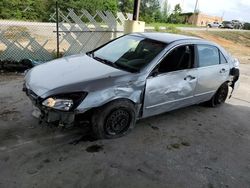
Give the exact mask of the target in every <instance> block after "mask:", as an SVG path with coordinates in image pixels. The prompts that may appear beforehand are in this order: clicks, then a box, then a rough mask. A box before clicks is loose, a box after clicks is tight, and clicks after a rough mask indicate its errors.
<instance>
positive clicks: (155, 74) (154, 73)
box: [150, 68, 159, 77]
mask: <svg viewBox="0 0 250 188" xmlns="http://www.w3.org/2000/svg"><path fill="white" fill-rule="evenodd" d="M158 74H159V71H158V68H156V69H154V70H153V71H152V72H151V74H150V76H152V77H156V76H157V75H158Z"/></svg>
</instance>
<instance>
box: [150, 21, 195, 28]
mask: <svg viewBox="0 0 250 188" xmlns="http://www.w3.org/2000/svg"><path fill="white" fill-rule="evenodd" d="M146 26H151V27H197V26H195V25H191V24H172V23H159V22H154V23H149V24H146Z"/></svg>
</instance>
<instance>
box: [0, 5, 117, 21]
mask: <svg viewBox="0 0 250 188" xmlns="http://www.w3.org/2000/svg"><path fill="white" fill-rule="evenodd" d="M58 5H59V8H60V10H62V11H63V12H65V13H66V12H68V9H69V8H73V9H74V10H75V11H76V12H77V11H79V12H80V10H81V9H86V10H88V11H90V13H95V11H96V10H109V11H112V12H113V13H116V12H117V11H118V0H108V1H107V0H67V1H65V0H58ZM55 7H56V0H25V1H23V0H1V1H0V19H17V20H34V21H49V18H50V14H52V13H54V11H55Z"/></svg>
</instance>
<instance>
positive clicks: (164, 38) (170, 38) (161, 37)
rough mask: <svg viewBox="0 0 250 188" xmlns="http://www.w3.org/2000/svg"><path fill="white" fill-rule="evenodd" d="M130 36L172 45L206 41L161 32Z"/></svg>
mask: <svg viewBox="0 0 250 188" xmlns="http://www.w3.org/2000/svg"><path fill="white" fill-rule="evenodd" d="M130 35H133V36H140V37H144V38H148V39H152V40H157V41H161V42H164V43H171V42H175V41H178V40H201V41H205V40H203V39H201V38H198V37H191V36H186V35H178V34H171V33H159V32H147V33H146V32H145V33H132V34H130Z"/></svg>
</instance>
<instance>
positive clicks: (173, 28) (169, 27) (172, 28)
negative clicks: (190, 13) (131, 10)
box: [146, 22, 196, 34]
mask: <svg viewBox="0 0 250 188" xmlns="http://www.w3.org/2000/svg"><path fill="white" fill-rule="evenodd" d="M146 27H153V28H154V30H155V31H157V32H159V31H160V32H168V33H175V34H182V31H181V30H179V29H178V27H196V26H194V25H190V24H171V23H158V22H155V23H149V24H146ZM160 27H165V28H166V29H161V28H160Z"/></svg>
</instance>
